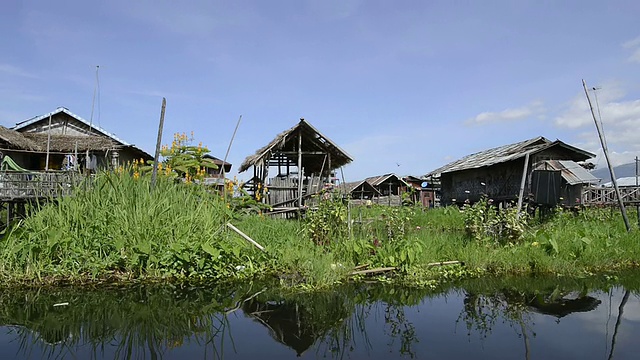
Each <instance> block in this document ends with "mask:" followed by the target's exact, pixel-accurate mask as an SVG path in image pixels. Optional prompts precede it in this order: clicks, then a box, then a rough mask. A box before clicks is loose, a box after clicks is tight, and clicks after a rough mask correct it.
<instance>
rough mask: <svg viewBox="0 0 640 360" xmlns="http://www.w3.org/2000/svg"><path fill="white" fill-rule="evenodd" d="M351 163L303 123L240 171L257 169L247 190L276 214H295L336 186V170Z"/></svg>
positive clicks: (326, 139)
mask: <svg viewBox="0 0 640 360" xmlns="http://www.w3.org/2000/svg"><path fill="white" fill-rule="evenodd" d="M351 161H353V159H352V158H351V156H350V155H349V154H347V153H346V152H345V151H344V150H342V149H341V148H340V147H339V146H338V145H336V144H335V143H334V142H333V141H331V140H330V139H329V138H328V137H326V136H325V135H324V134H322V133H321V132H320V131H318V130H317V129H316V128H315V127H313V126H312V125H311V124H310V123H309V122H307V121H306V120H304V119H300V122H298V124H297V125H295V126H294V127H292V128H291V129H289V130H286V131H284V132H282V133H281V134H279V135H278V136H276V137H275V139H273V140H272V141H271V142H270V143H269V144H267V145H266V146H264V147H263V148H261V149H259V150H258V151H256V153H255V154H253V155H251V156H248V157H247V158H246V159H245V160H244V162H243V163H242V164H241V165H240V168H239V169H238V171H239V172H240V173H242V172H244V171H247V170H249V169H250V168H253V176H252V177H251V179H250V180H249V181H248V182H247V183H246V184H245V187H246V189H247V190H248V191H250V193H251V194H253V195H254V197H255V198H256V199H258V200H260V201H264V202H266V203H267V204H269V205H271V206H272V207H273V210H274V211H278V210H279V211H292V210H296V209H300V208H302V207H304V206H305V202H307V201H308V200H309V199H310V198H311V197H312V196H313V195H314V194H317V193H320V192H321V191H322V190H323V188H327V187H332V186H333V185H335V180H336V178H335V170H336V169H339V168H340V167H342V166H344V165H346V164H348V163H350V162H351ZM265 189H267V190H265Z"/></svg>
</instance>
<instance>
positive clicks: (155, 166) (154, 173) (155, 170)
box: [151, 97, 167, 189]
mask: <svg viewBox="0 0 640 360" xmlns="http://www.w3.org/2000/svg"><path fill="white" fill-rule="evenodd" d="M166 107H167V99H165V98H164V97H163V98H162V109H161V110H160V124H159V125H158V140H157V141H156V153H155V156H154V157H153V171H152V173H151V188H152V189H153V188H154V187H155V185H156V177H158V159H159V158H160V144H161V143H162V128H163V127H164V111H165V109H166Z"/></svg>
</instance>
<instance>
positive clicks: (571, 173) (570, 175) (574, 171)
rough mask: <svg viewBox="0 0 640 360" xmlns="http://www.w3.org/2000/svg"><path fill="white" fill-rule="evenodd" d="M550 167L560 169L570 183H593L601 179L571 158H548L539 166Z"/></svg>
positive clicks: (563, 176)
mask: <svg viewBox="0 0 640 360" xmlns="http://www.w3.org/2000/svg"><path fill="white" fill-rule="evenodd" d="M545 168H547V169H549V168H550V170H557V171H560V172H561V174H562V178H563V179H564V180H565V181H566V182H567V183H568V184H569V185H577V184H592V183H597V182H599V181H600V179H598V178H597V177H595V176H593V175H592V174H591V173H590V172H588V171H587V170H586V169H585V168H583V167H582V166H580V165H579V164H577V163H576V162H574V161H571V160H547V161H545V162H544V164H541V165H540V166H538V169H539V170H540V169H545Z"/></svg>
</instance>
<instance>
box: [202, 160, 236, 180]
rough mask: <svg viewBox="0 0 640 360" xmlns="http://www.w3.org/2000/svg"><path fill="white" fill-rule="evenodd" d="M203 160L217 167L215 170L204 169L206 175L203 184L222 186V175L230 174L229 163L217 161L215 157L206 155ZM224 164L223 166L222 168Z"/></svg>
mask: <svg viewBox="0 0 640 360" xmlns="http://www.w3.org/2000/svg"><path fill="white" fill-rule="evenodd" d="M203 158H205V159H209V160H211V161H213V163H214V164H216V165H217V166H218V168H217V169H214V168H206V172H207V175H206V177H205V179H204V183H205V184H207V185H216V186H224V178H225V176H224V174H228V173H229V172H231V163H228V162H225V161H224V160H221V159H218V158H217V157H215V156H212V155H209V154H206V155H204V156H203ZM223 164H224V166H223Z"/></svg>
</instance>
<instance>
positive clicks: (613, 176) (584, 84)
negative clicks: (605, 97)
mask: <svg viewBox="0 0 640 360" xmlns="http://www.w3.org/2000/svg"><path fill="white" fill-rule="evenodd" d="M582 87H583V88H584V93H585V95H586V96H587V101H588V102H589V110H591V116H592V117H593V122H595V123H596V130H597V131H598V137H599V138H600V144H601V145H602V151H603V152H604V158H605V159H606V160H607V166H608V167H609V174H610V175H611V182H612V183H613V188H614V190H615V192H616V196H617V197H618V205H619V206H620V212H621V213H622V219H623V220H624V226H625V227H626V228H627V232H629V231H631V225H630V224H629V218H628V217H627V210H626V208H625V207H624V201H623V200H622V196H620V189H619V188H618V181H617V180H616V174H615V173H614V171H613V167H612V166H611V161H610V160H609V149H607V143H606V140H605V138H604V134H603V132H602V129H601V128H600V123H598V120H597V119H596V114H595V113H594V112H593V105H591V98H590V97H589V91H588V90H587V82H586V81H584V79H582Z"/></svg>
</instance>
